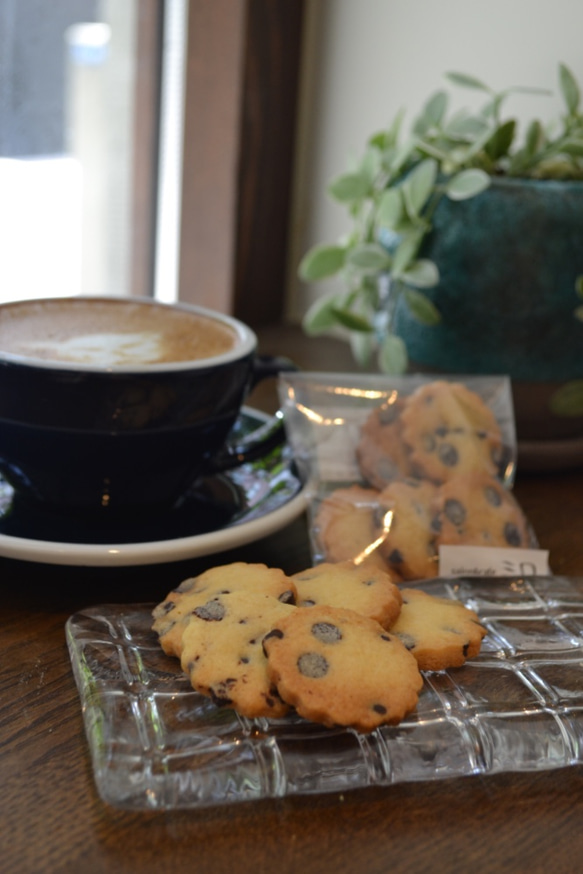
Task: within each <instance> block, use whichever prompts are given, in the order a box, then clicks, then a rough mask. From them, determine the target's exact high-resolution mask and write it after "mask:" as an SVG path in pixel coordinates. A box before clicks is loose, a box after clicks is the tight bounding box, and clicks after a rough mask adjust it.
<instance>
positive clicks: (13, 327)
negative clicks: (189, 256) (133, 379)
mask: <svg viewBox="0 0 583 874" xmlns="http://www.w3.org/2000/svg"><path fill="white" fill-rule="evenodd" d="M238 342H239V337H238V334H237V333H236V331H235V329H234V328H232V327H231V326H230V325H229V324H227V323H226V322H222V321H220V320H219V319H218V318H213V317H211V316H206V315H203V314H201V313H196V312H192V311H189V310H188V309H185V310H182V309H178V308H175V307H169V306H164V305H155V304H150V303H148V302H145V301H142V302H140V301H137V300H132V299H131V298H130V299H127V298H120V299H119V300H118V299H103V298H95V299H91V298H61V299H51V300H46V301H42V300H35V301H18V302H16V303H13V304H7V305H4V306H2V307H0V353H10V354H12V355H19V356H26V357H29V358H36V359H41V360H43V361H44V362H52V361H54V362H63V363H66V364H69V365H71V364H79V365H85V366H93V367H112V366H113V367H115V366H124V367H131V366H144V365H152V364H169V363H172V362H185V361H198V360H200V359H204V358H211V357H214V356H217V355H222V354H224V353H225V352H229V351H230V350H232V349H234V348H235V347H236V346H237V343H238Z"/></svg>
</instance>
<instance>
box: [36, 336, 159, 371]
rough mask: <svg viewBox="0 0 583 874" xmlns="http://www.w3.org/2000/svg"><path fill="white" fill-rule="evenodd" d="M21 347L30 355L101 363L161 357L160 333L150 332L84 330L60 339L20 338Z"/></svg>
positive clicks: (157, 360)
mask: <svg viewBox="0 0 583 874" xmlns="http://www.w3.org/2000/svg"><path fill="white" fill-rule="evenodd" d="M21 346H22V351H23V353H24V354H25V355H32V356H33V357H34V358H43V359H52V360H58V361H75V362H77V363H78V364H97V365H105V366H110V367H111V366H115V365H128V364H140V363H143V362H144V361H147V362H148V363H150V364H154V363H156V362H160V361H164V360H165V358H164V336H163V334H155V333H154V332H151V333H148V332H146V331H143V332H142V333H134V334H129V333H128V334H121V333H120V334H113V333H111V334H86V335H85V336H80V337H69V338H68V339H67V340H63V341H61V342H57V341H50V340H46V341H44V342H42V341H31V342H29V343H27V342H23V343H22V344H21Z"/></svg>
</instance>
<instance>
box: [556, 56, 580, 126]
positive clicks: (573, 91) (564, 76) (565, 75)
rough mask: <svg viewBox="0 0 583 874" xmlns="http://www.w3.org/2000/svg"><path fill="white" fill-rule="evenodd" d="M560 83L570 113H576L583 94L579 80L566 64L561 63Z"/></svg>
mask: <svg viewBox="0 0 583 874" xmlns="http://www.w3.org/2000/svg"><path fill="white" fill-rule="evenodd" d="M559 84H560V87H561V94H562V95H563V100H564V101H565V104H566V106H567V109H568V111H569V113H570V114H571V115H575V114H576V112H577V110H578V108H579V101H580V99H581V94H580V91H579V85H578V84H577V80H576V79H575V77H574V76H573V73H572V72H571V70H570V69H569V68H568V67H567V65H566V64H559Z"/></svg>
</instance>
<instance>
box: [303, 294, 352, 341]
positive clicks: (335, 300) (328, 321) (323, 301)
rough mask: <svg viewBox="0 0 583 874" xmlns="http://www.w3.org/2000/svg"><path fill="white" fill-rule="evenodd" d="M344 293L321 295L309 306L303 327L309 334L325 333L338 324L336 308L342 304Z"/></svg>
mask: <svg viewBox="0 0 583 874" xmlns="http://www.w3.org/2000/svg"><path fill="white" fill-rule="evenodd" d="M343 301H344V295H339V294H337V293H336V294H327V295H323V296H321V297H319V298H318V299H317V300H315V301H314V303H313V304H312V305H311V306H310V307H309V308H308V310H307V311H306V313H305V314H304V317H303V319H302V328H303V330H304V332H305V333H306V334H307V335H308V336H316V335H318V334H323V333H325V332H326V331H329V330H330V329H331V328H334V327H335V326H336V325H337V324H338V320H337V318H336V310H337V309H338V308H339V307H340V306H341V305H342V303H343Z"/></svg>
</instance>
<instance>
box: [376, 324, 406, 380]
mask: <svg viewBox="0 0 583 874" xmlns="http://www.w3.org/2000/svg"><path fill="white" fill-rule="evenodd" d="M408 361H409V359H408V356H407V347H406V345H405V342H404V341H403V340H402V339H401V337H397V335H396V334H387V336H386V337H385V339H384V340H383V342H382V343H381V344H380V346H379V351H378V364H379V368H380V370H381V371H382V372H383V373H391V374H399V373H404V372H405V371H406V369H407V364H408Z"/></svg>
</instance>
